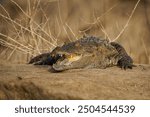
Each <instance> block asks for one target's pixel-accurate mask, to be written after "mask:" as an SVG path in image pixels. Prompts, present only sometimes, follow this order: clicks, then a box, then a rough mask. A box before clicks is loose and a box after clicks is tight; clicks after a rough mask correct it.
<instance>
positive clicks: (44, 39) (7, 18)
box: [0, 14, 56, 47]
mask: <svg viewBox="0 0 150 117" xmlns="http://www.w3.org/2000/svg"><path fill="white" fill-rule="evenodd" d="M0 16H1V17H3V18H5V19H7V20H9V21H11V22H13V23H14V24H16V25H18V26H19V27H22V29H24V30H26V31H28V32H30V33H31V31H30V30H29V29H28V28H26V27H24V26H22V25H21V24H19V23H17V22H16V21H14V20H12V19H10V18H9V17H7V16H4V15H2V14H0ZM33 34H34V35H36V36H37V37H39V38H40V39H42V40H43V41H45V42H47V43H48V44H50V45H52V46H53V47H56V45H54V44H53V43H51V42H49V41H47V40H46V39H45V38H43V37H42V36H40V35H39V34H37V33H35V32H33Z"/></svg>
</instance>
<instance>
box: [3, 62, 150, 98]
mask: <svg viewBox="0 0 150 117" xmlns="http://www.w3.org/2000/svg"><path fill="white" fill-rule="evenodd" d="M0 99H150V66H149V65H137V67H134V68H133V69H132V70H126V71H125V70H121V69H120V68H118V67H111V68H107V69H76V70H68V71H65V72H61V73H50V72H49V71H48V66H44V67H40V66H32V65H4V64H1V65H0Z"/></svg>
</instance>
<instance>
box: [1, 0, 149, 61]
mask: <svg viewBox="0 0 150 117" xmlns="http://www.w3.org/2000/svg"><path fill="white" fill-rule="evenodd" d="M24 2H25V3H23V4H21V3H20V2H19V1H18V0H10V2H8V3H7V4H9V5H5V3H4V5H3V4H2V5H1V4H0V8H1V11H2V12H0V18H1V19H0V20H2V21H3V22H4V24H6V27H5V28H4V29H3V28H2V30H6V32H7V33H3V31H1V30H0V45H1V46H0V48H1V49H2V50H1V51H0V52H1V56H4V55H5V57H6V59H7V60H9V61H12V62H13V60H14V59H17V58H15V57H16V55H19V54H20V52H21V53H23V55H22V57H21V59H22V62H26V61H27V60H28V59H29V58H30V57H32V56H35V55H37V54H40V53H43V52H47V51H51V50H52V49H53V48H55V47H56V46H58V45H61V44H62V43H63V42H64V41H74V40H77V39H79V37H81V36H82V35H84V34H90V35H91V34H92V35H97V36H102V37H103V38H107V39H109V40H110V41H119V42H121V43H123V45H124V44H125V43H126V42H128V41H131V44H134V42H135V43H136V42H137V46H138V42H140V41H141V39H142V46H143V50H142V52H144V53H145V54H144V61H143V60H139V58H138V57H139V56H140V52H139V53H138V52H137V48H136V47H137V46H136V45H134V47H130V49H131V54H132V56H133V58H134V59H135V61H136V62H138V63H150V60H149V59H150V51H149V47H148V45H147V44H145V42H147V39H145V38H144V37H143V38H137V37H135V35H133V36H132V35H131V34H132V32H128V30H129V31H130V29H132V27H131V25H133V21H134V20H135V18H134V17H133V16H136V14H135V11H137V10H136V9H138V8H141V7H140V5H142V4H143V3H142V2H140V0H137V1H136V2H134V1H130V2H129V1H128V2H129V3H126V2H123V1H120V0H116V1H115V2H112V4H109V0H106V1H104V0H101V2H102V4H103V5H104V6H106V7H104V8H102V7H100V6H98V7H97V4H98V3H97V2H99V0H93V2H92V1H90V2H89V3H88V4H87V5H86V1H85V0H81V1H78V0H77V1H74V0H71V1H70V2H69V1H68V0H64V1H61V0H44V1H42V0H33V1H31V0H26V1H24ZM131 3H132V4H133V6H131V7H130V6H129V9H126V11H124V9H122V8H124V6H123V5H124V4H131ZM92 4H94V6H92ZM138 5H139V7H137V6H138ZM10 6H13V7H14V6H15V8H16V9H17V12H16V11H15V10H14V11H12V12H16V14H18V15H17V16H16V17H13V16H12V15H11V13H12V12H11V11H10V10H9V7H10ZM120 6H122V7H121V9H120V11H117V9H119V7H120ZM127 6H128V5H127ZM76 7H77V8H76ZM95 9H96V10H95ZM121 10H122V11H121ZM116 11H117V12H118V13H119V12H120V13H127V14H129V15H128V17H127V16H122V17H124V20H122V21H121V19H122V18H121V17H120V20H119V19H117V21H115V22H116V23H117V26H116V23H115V26H114V23H113V20H110V21H109V22H107V19H108V18H114V19H115V17H114V16H117V12H116ZM115 12H116V14H115V15H114V13H115ZM136 13H137V12H136ZM91 14H93V18H92V17H91ZM139 14H141V13H139ZM111 15H112V16H113V17H111ZM118 16H119V15H118ZM120 16H121V15H120ZM120 21H121V23H120ZM111 23H112V24H111ZM110 24H111V25H110ZM109 25H110V26H109ZM140 25H142V23H141V24H140ZM140 25H138V26H140ZM138 26H137V27H138ZM120 27H122V28H120ZM140 28H141V27H140ZM7 29H8V30H7ZM111 30H113V31H111ZM133 33H134V32H133ZM125 36H127V37H128V40H121V38H123V37H125ZM131 37H132V38H137V39H136V40H133V39H131ZM8 48H9V49H8ZM125 48H126V47H125ZM3 51H6V52H5V53H6V54H3ZM19 51H20V52H19ZM127 51H128V48H127ZM18 52H19V53H18ZM5 57H4V58H5ZM24 58H26V59H24Z"/></svg>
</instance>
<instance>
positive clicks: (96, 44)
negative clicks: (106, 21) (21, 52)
mask: <svg viewBox="0 0 150 117" xmlns="http://www.w3.org/2000/svg"><path fill="white" fill-rule="evenodd" d="M29 63H30V64H35V65H51V66H52V68H53V70H55V71H64V70H68V69H78V68H106V67H109V66H114V65H118V66H119V67H121V68H124V69H127V68H130V69H131V68H132V66H133V60H132V59H131V57H130V56H128V54H127V53H126V51H125V49H124V48H123V47H122V46H121V45H119V44H118V43H116V42H111V43H109V42H108V41H107V40H103V39H100V38H97V37H93V36H88V37H83V38H81V39H79V40H77V41H75V42H70V43H68V44H64V45H63V46H62V47H56V48H55V49H54V50H53V51H52V52H50V53H44V54H41V55H38V56H36V57H34V58H33V59H31V60H30V62H29Z"/></svg>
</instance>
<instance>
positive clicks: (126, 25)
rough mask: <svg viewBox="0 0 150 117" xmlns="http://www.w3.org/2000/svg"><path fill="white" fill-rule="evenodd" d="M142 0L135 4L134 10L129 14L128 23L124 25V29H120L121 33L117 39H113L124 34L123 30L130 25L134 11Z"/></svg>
mask: <svg viewBox="0 0 150 117" xmlns="http://www.w3.org/2000/svg"><path fill="white" fill-rule="evenodd" d="M140 1H141V0H138V1H137V3H136V4H135V6H134V8H133V10H132V12H131V15H130V16H129V19H128V20H127V22H126V24H125V25H124V27H123V29H122V30H121V31H120V33H119V34H118V36H117V37H116V38H115V39H113V41H116V40H117V39H118V38H119V37H120V36H121V35H122V34H123V32H124V31H125V29H126V28H127V27H128V25H129V22H130V20H131V18H132V16H133V14H134V12H135V10H136V8H137V6H138V4H139V2H140Z"/></svg>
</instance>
